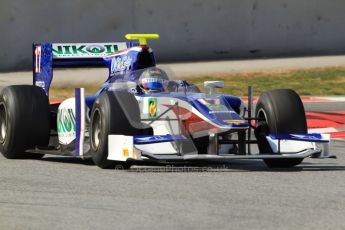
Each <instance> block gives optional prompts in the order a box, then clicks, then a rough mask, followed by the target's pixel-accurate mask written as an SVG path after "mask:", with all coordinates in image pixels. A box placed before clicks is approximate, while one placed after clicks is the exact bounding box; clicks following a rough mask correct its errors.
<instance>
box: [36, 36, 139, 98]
mask: <svg viewBox="0 0 345 230" xmlns="http://www.w3.org/2000/svg"><path fill="white" fill-rule="evenodd" d="M138 45H139V43H138V42H137V41H130V42H113V43H112V42H109V43H38V44H33V45H32V54H33V85H36V86H39V87H41V88H43V89H44V91H45V92H46V94H47V95H48V92H49V87H50V84H51V82H52V79H53V67H59V66H60V67H61V66H62V67H73V66H79V67H80V66H85V67H86V66H87V67H90V66H105V63H104V61H103V57H105V56H108V55H110V54H113V53H115V52H118V51H120V50H124V49H128V48H131V47H134V46H138Z"/></svg>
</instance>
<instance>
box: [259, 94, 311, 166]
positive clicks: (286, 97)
mask: <svg viewBox="0 0 345 230" xmlns="http://www.w3.org/2000/svg"><path fill="white" fill-rule="evenodd" d="M255 114H256V117H257V118H259V122H258V123H257V125H256V129H255V136H256V138H257V140H258V147H259V151H260V153H273V151H272V149H271V147H270V145H269V143H268V141H267V140H266V136H267V135H268V134H288V133H299V134H303V133H307V132H308V131H307V122H306V117H305V111H304V107H303V103H302V101H301V99H300V97H299V96H298V94H297V93H296V92H295V91H293V90H291V89H277V90H272V91H268V92H265V93H263V94H261V96H260V98H259V100H258V103H257V105H256V111H255ZM302 161H303V158H293V159H264V162H265V163H266V165H267V166H268V167H271V168H274V167H293V166H295V165H298V164H300V163H301V162H302Z"/></svg>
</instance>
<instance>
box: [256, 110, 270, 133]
mask: <svg viewBox="0 0 345 230" xmlns="http://www.w3.org/2000/svg"><path fill="white" fill-rule="evenodd" d="M257 118H258V120H259V122H258V126H260V132H261V133H264V134H265V136H267V135H268V134H270V130H269V126H268V121H267V115H266V113H265V111H264V110H263V109H260V110H259V111H258V115H257Z"/></svg>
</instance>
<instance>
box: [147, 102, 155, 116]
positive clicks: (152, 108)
mask: <svg viewBox="0 0 345 230" xmlns="http://www.w3.org/2000/svg"><path fill="white" fill-rule="evenodd" d="M148 104H149V111H148V112H149V118H156V117H157V98H149V101H148Z"/></svg>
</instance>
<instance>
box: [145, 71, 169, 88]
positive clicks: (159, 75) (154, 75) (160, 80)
mask: <svg viewBox="0 0 345 230" xmlns="http://www.w3.org/2000/svg"><path fill="white" fill-rule="evenodd" d="M168 82H169V78H168V75H167V74H166V72H164V71H163V70H162V69H160V68H157V67H153V68H149V69H146V70H145V71H144V72H143V73H142V74H141V75H140V77H139V87H140V88H141V89H142V90H143V91H144V93H157V92H164V91H165V90H166V88H167V85H168Z"/></svg>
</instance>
